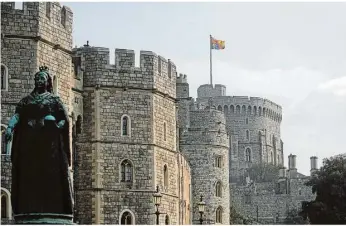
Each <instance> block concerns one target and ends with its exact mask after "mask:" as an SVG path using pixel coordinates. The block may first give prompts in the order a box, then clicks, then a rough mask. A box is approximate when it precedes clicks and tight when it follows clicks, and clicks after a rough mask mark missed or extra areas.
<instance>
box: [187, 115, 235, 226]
mask: <svg viewBox="0 0 346 226" xmlns="http://www.w3.org/2000/svg"><path fill="white" fill-rule="evenodd" d="M189 120H190V126H189V128H187V129H186V130H184V132H182V134H181V137H180V150H181V152H182V153H183V154H184V155H185V156H186V158H187V160H188V161H189V163H190V166H191V169H192V188H193V189H192V196H193V203H195V204H196V205H195V206H194V207H193V220H194V223H195V224H196V223H197V222H196V220H197V221H198V219H199V213H198V208H197V203H198V202H199V201H200V195H203V197H204V199H203V200H204V201H205V202H206V213H205V218H206V219H207V220H208V221H210V223H212V224H214V223H222V224H229V222H230V221H229V180H228V174H229V167H228V149H229V146H228V145H229V136H228V134H227V130H226V120H225V118H224V114H223V113H222V112H219V111H216V110H206V111H205V110H200V111H198V110H197V111H190V118H189ZM217 157H220V158H221V162H220V165H219V166H217V165H216V158H217ZM217 183H220V184H221V189H220V193H221V194H220V195H218V196H217V192H216V190H217V188H216V187H217V185H216V184H217ZM218 208H221V212H222V219H221V222H216V211H217V209H218Z"/></svg>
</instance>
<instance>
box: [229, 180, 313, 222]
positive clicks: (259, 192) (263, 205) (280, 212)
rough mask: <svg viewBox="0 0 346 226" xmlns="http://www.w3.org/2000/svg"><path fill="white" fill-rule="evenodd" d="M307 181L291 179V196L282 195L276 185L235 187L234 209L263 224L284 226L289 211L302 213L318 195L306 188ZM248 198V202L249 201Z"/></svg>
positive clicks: (233, 191)
mask: <svg viewBox="0 0 346 226" xmlns="http://www.w3.org/2000/svg"><path fill="white" fill-rule="evenodd" d="M307 180H308V177H305V178H299V179H298V178H296V179H289V182H288V183H287V189H285V190H286V191H287V192H284V193H280V192H279V190H278V187H277V184H276V183H275V182H266V183H256V184H254V185H250V186H246V185H244V186H239V185H235V184H233V185H232V186H231V200H232V201H231V205H232V206H233V207H234V208H236V210H237V212H239V213H240V214H242V215H244V216H249V217H250V218H252V219H254V220H255V221H258V222H259V223H263V224H277V223H283V222H284V220H285V218H286V217H287V214H288V213H289V211H292V210H296V211H300V210H301V208H302V202H303V201H312V200H314V199H315V195H314V194H312V192H311V187H309V186H305V185H304V183H305V182H306V181H307ZM246 196H248V198H246Z"/></svg>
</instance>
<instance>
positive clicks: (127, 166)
mask: <svg viewBox="0 0 346 226" xmlns="http://www.w3.org/2000/svg"><path fill="white" fill-rule="evenodd" d="M120 168H121V170H120V173H121V179H120V180H121V182H132V181H133V164H132V162H131V161H130V160H128V159H125V160H123V161H122V162H121V164H120Z"/></svg>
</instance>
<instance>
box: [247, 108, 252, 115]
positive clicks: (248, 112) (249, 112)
mask: <svg viewBox="0 0 346 226" xmlns="http://www.w3.org/2000/svg"><path fill="white" fill-rule="evenodd" d="M251 111H252V110H251V106H248V107H247V114H248V115H251Z"/></svg>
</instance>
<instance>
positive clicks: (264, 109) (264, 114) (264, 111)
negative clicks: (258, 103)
mask: <svg viewBox="0 0 346 226" xmlns="http://www.w3.org/2000/svg"><path fill="white" fill-rule="evenodd" d="M266 113H267V111H266V108H263V117H265V116H266V115H267V114H266Z"/></svg>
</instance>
